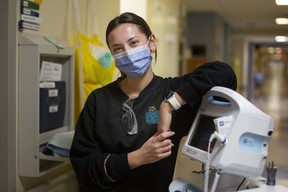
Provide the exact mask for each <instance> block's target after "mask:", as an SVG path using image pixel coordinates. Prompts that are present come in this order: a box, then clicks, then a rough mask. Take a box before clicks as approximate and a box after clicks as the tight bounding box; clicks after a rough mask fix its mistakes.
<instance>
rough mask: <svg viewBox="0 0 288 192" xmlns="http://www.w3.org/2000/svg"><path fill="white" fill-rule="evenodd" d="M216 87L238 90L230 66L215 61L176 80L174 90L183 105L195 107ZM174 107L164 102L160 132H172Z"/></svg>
mask: <svg viewBox="0 0 288 192" xmlns="http://www.w3.org/2000/svg"><path fill="white" fill-rule="evenodd" d="M214 86H223V87H227V88H230V89H233V90H236V88H237V78H236V75H235V73H234V71H233V69H232V68H231V66H230V65H228V64H226V63H223V62H220V61H215V62H209V63H205V64H202V65H200V66H199V67H197V68H196V69H195V70H194V71H193V72H192V73H191V74H188V75H184V76H182V77H178V78H174V79H173V83H172V86H171V87H172V89H173V90H175V92H174V94H175V97H176V99H177V101H178V102H179V103H180V104H181V105H185V104H188V105H190V106H191V107H194V106H195V105H196V103H199V101H201V99H202V97H203V95H204V94H205V93H206V92H207V91H209V90H210V89H211V88H212V87H214ZM173 110H174V108H173V106H172V105H171V104H170V103H169V102H167V101H166V100H164V101H163V102H162V103H161V105H160V109H159V121H158V132H162V131H167V130H170V125H171V121H172V111H173Z"/></svg>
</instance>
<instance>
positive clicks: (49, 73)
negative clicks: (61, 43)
mask: <svg viewBox="0 0 288 192" xmlns="http://www.w3.org/2000/svg"><path fill="white" fill-rule="evenodd" d="M61 78H62V64H59V63H54V62H49V61H43V62H42V65H41V70H40V81H61Z"/></svg>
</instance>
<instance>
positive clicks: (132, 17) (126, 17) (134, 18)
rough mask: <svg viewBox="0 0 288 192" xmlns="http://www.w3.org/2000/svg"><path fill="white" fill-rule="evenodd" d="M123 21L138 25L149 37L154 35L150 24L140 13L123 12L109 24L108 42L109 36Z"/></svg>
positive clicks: (107, 30)
mask: <svg viewBox="0 0 288 192" xmlns="http://www.w3.org/2000/svg"><path fill="white" fill-rule="evenodd" d="M123 23H132V24H135V25H137V27H138V28H139V29H140V30H141V31H142V32H143V33H144V34H145V35H146V37H147V39H148V38H149V37H150V35H152V32H151V30H150V27H149V25H148V24H147V23H146V21H145V20H144V19H143V18H142V17H139V16H138V15H136V14H134V13H130V12H126V13H122V14H121V15H120V16H118V17H115V18H114V19H113V20H111V21H110V22H109V24H108V26H107V29H106V43H107V45H108V47H109V44H108V36H109V34H110V33H111V31H113V29H115V28H116V27H118V26H119V25H121V24H123Z"/></svg>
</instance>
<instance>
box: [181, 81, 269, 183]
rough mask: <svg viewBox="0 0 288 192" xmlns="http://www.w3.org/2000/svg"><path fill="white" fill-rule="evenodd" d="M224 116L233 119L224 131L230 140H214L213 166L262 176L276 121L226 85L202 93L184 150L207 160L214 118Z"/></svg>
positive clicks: (192, 155)
mask: <svg viewBox="0 0 288 192" xmlns="http://www.w3.org/2000/svg"><path fill="white" fill-rule="evenodd" d="M221 117H227V118H228V120H229V121H230V122H228V124H229V127H230V128H229V127H228V128H227V127H226V130H225V131H224V132H225V137H226V138H227V139H228V142H227V144H226V145H221V143H220V142H215V141H214V142H212V143H211V149H212V152H211V150H210V152H211V153H210V157H211V161H210V166H211V167H212V168H214V169H216V170H221V172H222V173H230V174H234V175H240V176H245V177H259V176H261V175H262V173H263V170H264V166H265V162H266V158H267V154H268V142H269V141H270V139H271V136H272V133H273V128H274V121H273V119H272V118H271V117H270V116H268V115H267V114H265V113H264V112H262V111H261V110H260V109H258V108H257V107H255V106H254V105H253V104H251V103H250V102H249V101H248V100H247V99H246V98H244V97H243V96H241V95H240V94H239V93H237V92H235V91H233V90H231V89H228V88H225V87H220V86H216V87H213V88H212V89H211V90H210V91H208V92H207V93H206V94H205V95H204V96H203V98H202V103H201V106H200V108H199V110H198V113H197V115H196V117H195V120H194V122H193V124H192V126H191V129H190V131H189V134H188V136H187V139H186V141H185V143H184V145H183V148H182V152H183V153H184V154H185V155H187V156H189V157H191V158H193V159H196V160H198V161H200V162H203V163H205V162H206V159H207V154H208V152H207V149H208V142H209V138H210V136H211V134H213V133H214V131H216V130H217V129H216V128H215V123H214V120H215V119H217V118H221ZM224 119H225V118H224ZM224 123H225V122H224ZM203 126H204V127H203ZM222 131H223V130H222ZM221 134H223V133H221ZM201 139H202V141H201ZM200 141H201V142H202V145H199V144H200Z"/></svg>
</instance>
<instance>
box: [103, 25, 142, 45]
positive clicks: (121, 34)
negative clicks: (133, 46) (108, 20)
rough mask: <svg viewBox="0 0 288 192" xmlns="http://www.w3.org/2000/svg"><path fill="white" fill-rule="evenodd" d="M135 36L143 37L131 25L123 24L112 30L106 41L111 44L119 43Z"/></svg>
mask: <svg viewBox="0 0 288 192" xmlns="http://www.w3.org/2000/svg"><path fill="white" fill-rule="evenodd" d="M135 36H144V37H145V35H144V33H143V32H142V31H141V30H140V29H139V28H138V27H137V25H135V24H133V23H123V24H120V25H119V26H117V27H116V28H115V29H113V30H112V31H111V32H110V34H109V36H108V41H109V44H111V43H121V42H123V41H124V42H125V41H127V40H128V39H131V38H132V37H135Z"/></svg>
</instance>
